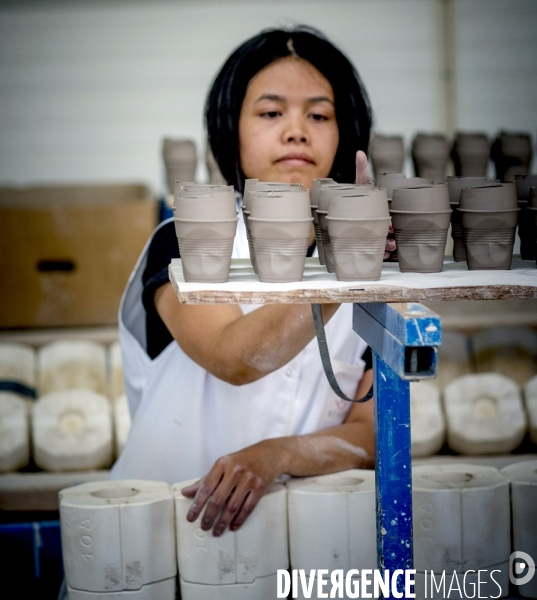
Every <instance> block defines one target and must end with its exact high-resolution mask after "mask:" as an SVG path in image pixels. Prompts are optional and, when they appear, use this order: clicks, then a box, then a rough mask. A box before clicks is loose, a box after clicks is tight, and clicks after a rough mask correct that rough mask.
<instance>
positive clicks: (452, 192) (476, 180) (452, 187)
mask: <svg viewBox="0 0 537 600" xmlns="http://www.w3.org/2000/svg"><path fill="white" fill-rule="evenodd" d="M483 183H500V182H499V180H498V179H487V178H486V177H451V176H450V177H448V178H447V185H448V191H449V201H450V203H451V204H458V203H459V200H460V197H461V190H463V189H464V188H467V187H471V186H476V185H482V184H483Z"/></svg>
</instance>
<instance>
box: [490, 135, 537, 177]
mask: <svg viewBox="0 0 537 600" xmlns="http://www.w3.org/2000/svg"><path fill="white" fill-rule="evenodd" d="M490 155H491V158H492V160H493V161H494V164H495V166H496V177H498V179H500V181H513V180H514V179H515V176H516V175H527V174H528V171H529V166H530V163H531V156H532V144H531V137H530V136H529V135H528V134H526V133H509V132H505V131H502V132H500V134H499V135H498V137H497V138H496V139H495V140H494V143H493V144H492V148H491V153H490Z"/></svg>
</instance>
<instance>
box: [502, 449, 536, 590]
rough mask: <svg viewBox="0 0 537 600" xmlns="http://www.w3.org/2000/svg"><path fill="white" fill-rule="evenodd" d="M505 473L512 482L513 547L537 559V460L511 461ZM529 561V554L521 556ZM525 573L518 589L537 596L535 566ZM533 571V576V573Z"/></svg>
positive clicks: (504, 470) (523, 559) (503, 470)
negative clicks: (536, 521)
mask: <svg viewBox="0 0 537 600" xmlns="http://www.w3.org/2000/svg"><path fill="white" fill-rule="evenodd" d="M502 473H503V474H504V475H505V476H506V477H507V478H508V479H509V481H510V482H511V522H512V528H513V550H514V551H517V552H525V553H526V554H528V555H529V556H530V557H531V558H532V559H533V560H534V562H535V561H536V559H537V527H536V524H535V507H537V460H527V461H523V462H518V463H515V464H513V465H509V466H507V467H504V468H503V469H502ZM520 558H521V559H522V562H525V561H527V558H526V557H525V556H521V557H520ZM528 567H529V569H528V570H527V571H526V572H525V573H522V574H521V578H523V579H525V580H526V581H525V582H524V583H520V584H519V585H518V586H517V591H518V592H519V593H520V595H521V596H524V597H525V598H537V576H536V575H537V573H536V572H535V566H533V567H532V566H531V565H528ZM532 573H533V577H532V576H531V574H532Z"/></svg>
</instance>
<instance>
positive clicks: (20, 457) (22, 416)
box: [0, 392, 30, 472]
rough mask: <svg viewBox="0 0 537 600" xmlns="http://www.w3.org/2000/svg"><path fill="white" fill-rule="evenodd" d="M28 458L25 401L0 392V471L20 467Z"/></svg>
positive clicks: (28, 447)
mask: <svg viewBox="0 0 537 600" xmlns="http://www.w3.org/2000/svg"><path fill="white" fill-rule="evenodd" d="M29 460H30V435H29V431H28V414H27V408H26V402H25V401H24V400H23V399H22V398H21V397H20V396H18V395H16V394H12V393H10V392H0V472H5V471H15V470H17V469H20V468H21V467H24V466H26V465H27V464H28V461H29Z"/></svg>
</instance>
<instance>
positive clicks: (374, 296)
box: [169, 258, 537, 304]
mask: <svg viewBox="0 0 537 600" xmlns="http://www.w3.org/2000/svg"><path fill="white" fill-rule="evenodd" d="M169 275H170V281H171V283H172V285H173V287H174V289H175V292H176V294H177V297H178V298H179V301H180V302H181V303H185V304H217V303H230V304H278V303H284V304H308V303H330V302H421V301H426V300H494V299H496V300H497V299H503V298H537V269H536V266H535V261H529V260H521V259H520V258H514V259H513V264H512V269H511V270H509V271H468V268H467V266H466V263H456V262H454V261H453V260H449V259H446V260H445V261H444V267H443V271H442V272H441V273H427V274H423V273H401V271H400V270H399V265H398V264H397V263H384V266H383V269H382V274H381V277H380V280H379V281H355V282H354V281H350V282H349V281H337V279H336V276H335V274H333V273H328V271H327V270H326V268H325V267H324V266H322V265H320V264H319V260H318V259H317V258H308V259H306V266H305V269H304V277H303V279H302V281H299V282H293V283H262V282H260V281H259V279H258V278H257V275H256V274H255V273H254V271H253V269H252V265H251V263H250V261H249V260H248V259H233V260H232V261H231V270H230V275H229V280H228V281H227V282H226V283H195V282H189V283H187V282H185V280H184V277H183V270H182V265H181V259H173V260H172V262H171V264H170V266H169Z"/></svg>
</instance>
